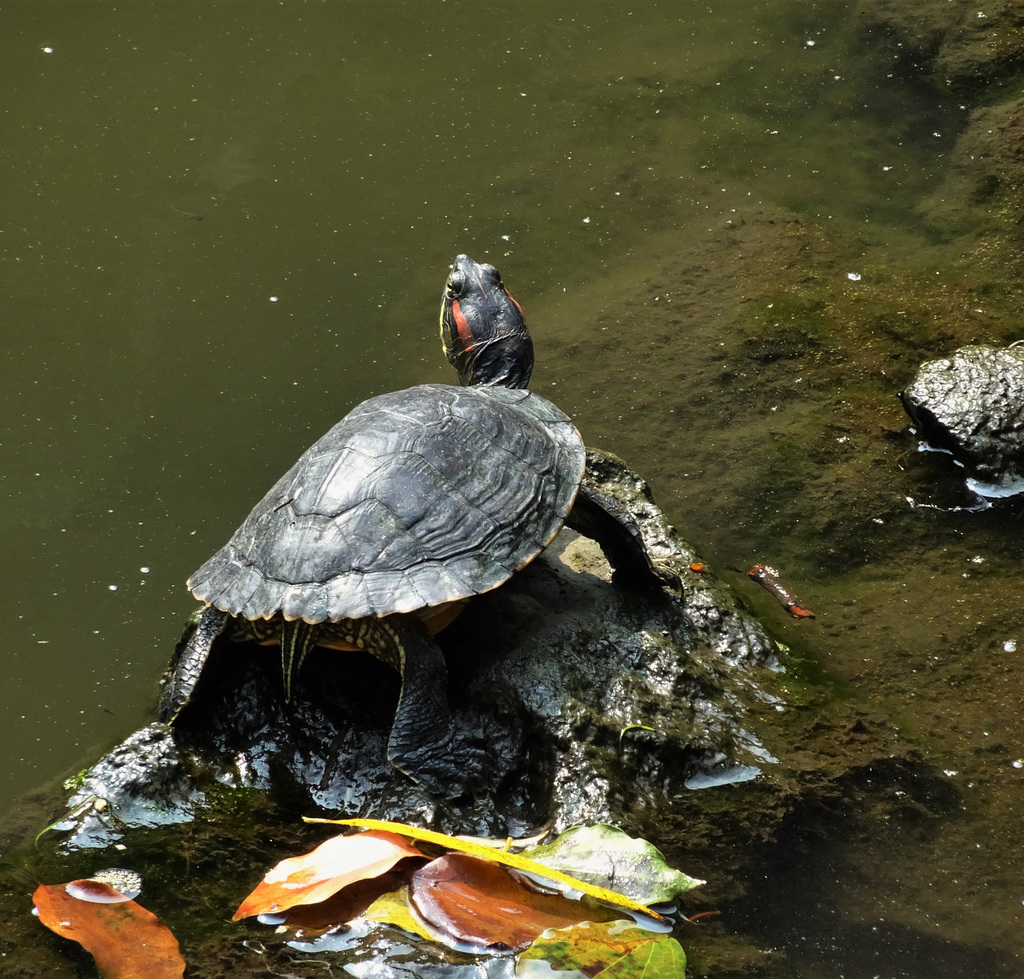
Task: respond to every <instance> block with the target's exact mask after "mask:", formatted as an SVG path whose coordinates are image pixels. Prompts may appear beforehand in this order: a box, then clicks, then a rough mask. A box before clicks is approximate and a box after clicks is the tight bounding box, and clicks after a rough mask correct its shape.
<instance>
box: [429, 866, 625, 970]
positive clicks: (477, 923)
mask: <svg viewBox="0 0 1024 979" xmlns="http://www.w3.org/2000/svg"><path fill="white" fill-rule="evenodd" d="M409 902H410V903H411V904H412V906H413V907H414V908H415V910H416V912H417V913H418V914H419V915H420V917H421V918H423V920H424V921H426V923H427V924H428V925H430V926H431V927H432V928H434V929H436V930H437V931H438V932H440V933H441V934H442V935H444V936H446V937H448V938H450V939H453V940H454V941H455V942H458V943H468V944H470V945H481V946H499V947H504V948H510V949H516V950H519V949H524V948H526V947H527V946H528V945H529V944H530V943H531V942H533V941H534V940H535V939H536V938H537V937H538V936H539V935H540V934H541V933H542V932H544V931H546V930H547V929H549V928H565V927H568V926H569V925H575V924H578V923H579V922H581V921H587V920H595V919H600V920H608V919H609V918H615V917H617V916H616V915H615V914H614V913H613V912H606V911H605V910H597V909H588V908H586V907H584V906H583V905H582V904H580V902H579V901H573V900H570V899H569V898H567V897H563V896H562V895H561V894H543V893H541V892H539V891H536V890H532V889H530V888H527V887H526V886H525V885H524V884H523V883H521V882H520V880H518V879H517V878H516V877H514V876H513V875H512V874H511V873H509V872H508V871H507V870H505V868H504V867H502V866H500V865H499V864H496V863H494V862H492V861H489V860H481V859H480V858H478V857H472V856H469V855H467V854H464V853H448V854H446V855H445V856H443V857H438V859H436V860H431V861H430V863H428V864H426V865H425V866H423V867H420V869H419V870H417V871H416V873H414V874H413V875H412V882H411V884H410V886H409Z"/></svg>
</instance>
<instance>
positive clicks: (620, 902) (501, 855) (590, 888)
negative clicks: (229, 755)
mask: <svg viewBox="0 0 1024 979" xmlns="http://www.w3.org/2000/svg"><path fill="white" fill-rule="evenodd" d="M303 818H304V819H305V820H306V822H307V823H328V824H330V825H334V826H361V827H365V828H366V829H368V830H371V831H378V830H379V831H382V832H386V833H400V834H401V835H403V836H407V837H410V838H411V839H415V840H420V841H422V842H424V843H433V844H435V845H436V846H443V847H445V848H446V849H449V850H455V851H457V852H459V853H469V854H471V855H472V856H475V857H480V859H482V860H490V861H493V862H494V863H500V864H504V865H505V866H506V867H511V868H512V869H513V870H519V871H521V872H523V873H527V874H534V875H536V876H538V877H546V878H547V879H548V880H553V881H555V882H556V883H559V884H562V885H563V886H565V887H569V888H572V889H573V890H576V891H579V892H580V893H582V894H586V895H587V896H588V897H592V898H594V899H596V900H598V901H603V902H605V903H606V904H612V905H614V906H615V907H619V908H626V909H627V910H629V911H634V912H636V913H637V914H643V915H647V916H649V917H651V918H654V919H655V920H657V921H662V922H663V921H665V918H664V917H663V916H662V915H660V914H658V913H657V912H656V911H652V910H651V909H650V908H648V907H646V906H644V905H643V904H640V903H639V902H637V901H634V900H633V899H632V898H630V897H628V896H626V895H625V894H620V893H618V892H616V891H612V890H609V889H608V888H605V887H598V886H596V885H594V884H590V883H588V882H587V881H583V880H579V879H577V878H575V877H570V876H569V875H568V874H565V873H562V872H561V871H559V870H555V869H553V868H552V867H549V866H546V865H545V864H542V863H539V862H538V861H536V860H531V859H529V858H527V857H522V856H519V855H517V854H514V853H508V852H507V851H505V850H493V849H491V848H489V847H486V846H481V845H480V844H479V843H470V842H468V841H466V840H460V839H458V837H455V836H446V835H445V834H444V833H435V832H434V831H433V830H429V829H420V828H419V827H417V826H407V825H406V824H405V823H392V822H387V821H385V820H382V819H320V818H315V817H312V816H305V817H303ZM361 835H365V834H361ZM623 836H625V834H623ZM358 838H359V837H353V839H358ZM628 838H629V837H627V839H628ZM652 849H653V847H652ZM655 852H657V851H655ZM659 856H660V854H659ZM684 876H685V875H684ZM691 886H693V885H691ZM239 911H241V909H239ZM250 913H252V912H250ZM241 916H242V915H240V914H237V913H236V915H235V917H236V918H237V917H241Z"/></svg>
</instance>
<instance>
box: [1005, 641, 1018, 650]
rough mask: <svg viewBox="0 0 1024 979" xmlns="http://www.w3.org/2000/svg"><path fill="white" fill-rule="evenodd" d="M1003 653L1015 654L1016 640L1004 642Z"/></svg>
mask: <svg viewBox="0 0 1024 979" xmlns="http://www.w3.org/2000/svg"><path fill="white" fill-rule="evenodd" d="M1003 652H1004V653H1015V652H1017V640H1016V639H1007V640H1006V642H1004V643H1003Z"/></svg>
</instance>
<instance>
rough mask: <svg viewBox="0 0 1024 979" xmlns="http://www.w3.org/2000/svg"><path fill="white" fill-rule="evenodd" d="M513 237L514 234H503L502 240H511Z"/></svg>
mask: <svg viewBox="0 0 1024 979" xmlns="http://www.w3.org/2000/svg"><path fill="white" fill-rule="evenodd" d="M511 238H512V236H511V235H502V236H501V240H502V241H509V240H510V239H511Z"/></svg>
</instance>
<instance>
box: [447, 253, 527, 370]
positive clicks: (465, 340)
mask: <svg viewBox="0 0 1024 979" xmlns="http://www.w3.org/2000/svg"><path fill="white" fill-rule="evenodd" d="M441 342H442V343H443V344H444V353H445V356H446V357H447V358H448V363H450V364H451V365H452V367H454V368H455V370H456V371H457V372H458V375H459V380H460V382H461V383H462V384H464V385H471V384H498V385H501V386H503V387H508V388H525V387H526V386H527V385H528V384H529V383H530V374H531V373H532V372H533V341H532V340H531V339H530V331H529V330H528V329H527V328H526V320H524V319H523V311H522V309H521V308H520V307H519V303H517V302H516V301H515V300H514V299H513V298H512V297H511V296H510V295H509V294H508V290H507V289H506V288H505V286H504V285H503V284H502V281H501V276H500V275H499V274H498V270H497V269H496V268H495V267H494V266H493V265H478V264H477V263H476V262H474V261H473V259H471V258H470V257H469V256H468V255H458V256H456V258H455V261H454V262H453V263H452V271H451V275H449V276H448V281H447V283H445V287H444V295H443V296H442V297H441Z"/></svg>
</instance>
